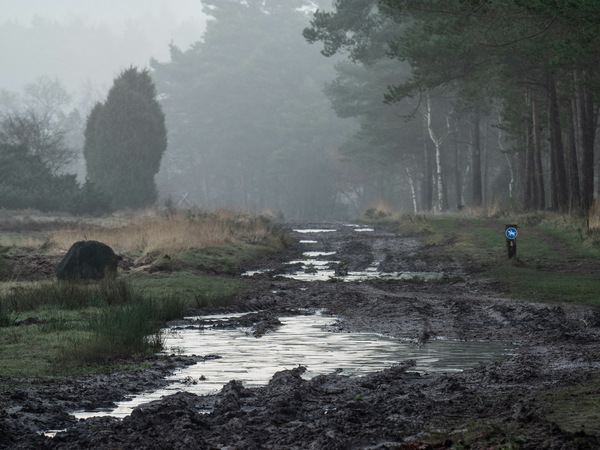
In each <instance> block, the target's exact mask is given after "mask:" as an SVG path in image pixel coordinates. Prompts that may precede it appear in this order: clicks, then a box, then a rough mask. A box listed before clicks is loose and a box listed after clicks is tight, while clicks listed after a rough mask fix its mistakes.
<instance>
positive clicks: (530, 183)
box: [523, 90, 538, 210]
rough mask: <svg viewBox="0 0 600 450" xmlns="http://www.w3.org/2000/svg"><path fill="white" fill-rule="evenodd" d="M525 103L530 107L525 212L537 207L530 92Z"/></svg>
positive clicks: (526, 148)
mask: <svg viewBox="0 0 600 450" xmlns="http://www.w3.org/2000/svg"><path fill="white" fill-rule="evenodd" d="M526 103H528V104H529V105H530V107H531V119H530V120H528V121H527V127H526V128H525V183H524V192H523V206H525V209H526V210H529V209H533V208H536V207H537V194H538V193H537V181H536V176H535V144H534V141H535V127H536V116H535V98H534V96H533V93H532V92H531V91H529V90H528V91H527V94H526Z"/></svg>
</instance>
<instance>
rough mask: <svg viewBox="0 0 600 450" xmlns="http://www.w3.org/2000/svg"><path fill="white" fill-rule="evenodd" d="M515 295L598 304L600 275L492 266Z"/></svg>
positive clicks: (521, 297) (497, 276)
mask: <svg viewBox="0 0 600 450" xmlns="http://www.w3.org/2000/svg"><path fill="white" fill-rule="evenodd" d="M490 273H491V275H493V276H494V277H495V278H497V279H499V280H501V281H503V282H504V284H505V285H506V286H507V288H508V289H509V291H510V292H511V294H512V295H513V296H514V297H517V298H520V299H523V300H529V301H539V302H542V301H544V302H547V301H554V302H579V303H585V304H588V305H600V294H599V293H598V286H600V275H584V274H577V273H553V272H543V271H539V270H536V269H533V268H529V267H512V266H505V267H500V268H496V269H493V270H492V271H491V272H490Z"/></svg>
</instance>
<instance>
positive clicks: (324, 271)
mask: <svg viewBox="0 0 600 450" xmlns="http://www.w3.org/2000/svg"><path fill="white" fill-rule="evenodd" d="M340 227H347V228H351V229H352V230H353V231H354V232H356V233H369V232H373V231H375V229H374V228H371V227H366V226H361V225H355V224H345V225H340ZM292 231H294V232H295V233H300V234H301V235H302V236H304V237H311V238H312V239H301V240H300V241H299V242H300V244H303V245H306V246H307V247H308V248H311V249H314V248H318V244H319V240H318V238H319V237H321V235H322V236H326V235H327V233H332V232H335V231H338V228H306V229H300V228H298V229H294V230H292ZM335 256H336V252H327V251H319V250H307V251H305V252H303V253H302V259H298V260H293V261H289V262H288V263H287V264H288V265H289V266H290V267H294V268H296V267H298V269H297V270H290V271H289V272H288V273H284V274H281V275H279V276H281V277H284V278H291V279H294V280H300V281H331V280H337V281H366V280H372V279H382V280H398V281H410V280H423V281H434V280H439V279H441V278H443V277H444V275H449V274H444V273H441V272H385V271H382V270H380V268H379V264H380V263H381V261H380V260H377V259H375V260H374V261H373V262H372V263H371V264H370V265H369V267H367V268H366V269H365V270H362V271H340V270H339V268H338V269H336V268H335V267H337V266H339V264H340V261H339V260H337V259H336V258H335ZM269 272H270V270H259V271H256V270H253V271H248V272H246V273H244V274H243V275H244V276H253V275H256V274H261V273H269Z"/></svg>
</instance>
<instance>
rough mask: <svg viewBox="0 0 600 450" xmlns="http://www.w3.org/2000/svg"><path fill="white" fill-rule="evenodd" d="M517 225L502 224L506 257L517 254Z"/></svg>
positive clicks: (512, 256)
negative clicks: (506, 251)
mask: <svg viewBox="0 0 600 450" xmlns="http://www.w3.org/2000/svg"><path fill="white" fill-rule="evenodd" d="M517 234H519V233H518V232H517V226H516V225H510V224H509V225H504V235H505V236H506V248H507V249H508V258H509V259H512V258H514V257H515V256H517Z"/></svg>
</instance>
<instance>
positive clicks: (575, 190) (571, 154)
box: [567, 99, 581, 212]
mask: <svg viewBox="0 0 600 450" xmlns="http://www.w3.org/2000/svg"><path fill="white" fill-rule="evenodd" d="M570 112H571V120H570V121H569V149H568V153H567V162H568V164H567V167H568V170H569V210H570V211H571V212H578V211H580V210H581V192H580V190H579V164H578V163H577V137H576V135H577V119H576V117H577V105H576V101H575V99H573V100H571V111H570Z"/></svg>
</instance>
